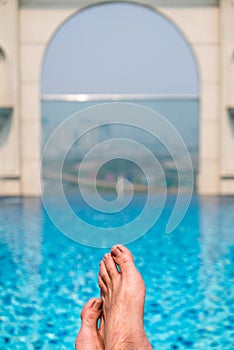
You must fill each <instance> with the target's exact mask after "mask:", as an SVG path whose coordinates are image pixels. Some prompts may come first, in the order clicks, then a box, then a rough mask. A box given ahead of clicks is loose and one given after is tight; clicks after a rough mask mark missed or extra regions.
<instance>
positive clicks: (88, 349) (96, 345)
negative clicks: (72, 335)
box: [76, 298, 104, 350]
mask: <svg viewBox="0 0 234 350" xmlns="http://www.w3.org/2000/svg"><path fill="white" fill-rule="evenodd" d="M101 315H102V301H101V300H100V299H96V298H93V299H90V300H89V301H88V302H87V304H85V306H84V308H83V310H82V312H81V320H82V324H81V328H80V331H79V333H78V335H77V337H76V350H104V343H103V337H102V334H101V331H100V330H99V329H98V319H99V318H100V317H101Z"/></svg>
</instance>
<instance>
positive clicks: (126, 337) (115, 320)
mask: <svg viewBox="0 0 234 350" xmlns="http://www.w3.org/2000/svg"><path fill="white" fill-rule="evenodd" d="M116 264H117V265H118V267H119V270H120V272H119V271H118V269H117V267H116ZM98 284H99V287H100V289H101V295H102V300H103V316H104V320H105V329H104V344H105V350H152V347H151V345H150V343H149V341H148V339H147V337H146V334H145V330H144V324H143V315H144V300H145V284H144V281H143V279H142V277H141V275H140V273H139V272H138V271H137V269H136V267H135V265H134V261H133V257H132V254H131V253H130V251H129V250H128V249H127V248H126V247H124V246H121V245H118V246H115V247H113V248H112V249H111V254H106V255H105V256H104V259H103V261H101V263H100V272H99V276H98Z"/></svg>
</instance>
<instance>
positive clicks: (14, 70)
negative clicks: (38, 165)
mask: <svg viewBox="0 0 234 350" xmlns="http://www.w3.org/2000/svg"><path fill="white" fill-rule="evenodd" d="M19 152H20V143H19V21H18V1H17V0H9V1H0V196H4V195H18V194H19V193H20V183H19V177H20V164H19V160H20V153H19Z"/></svg>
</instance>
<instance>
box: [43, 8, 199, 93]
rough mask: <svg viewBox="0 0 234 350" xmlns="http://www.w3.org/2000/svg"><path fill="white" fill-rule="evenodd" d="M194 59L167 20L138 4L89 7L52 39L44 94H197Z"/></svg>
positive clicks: (47, 60) (44, 76) (47, 53)
mask: <svg viewBox="0 0 234 350" xmlns="http://www.w3.org/2000/svg"><path fill="white" fill-rule="evenodd" d="M198 88H199V87H198V74H197V67H196V63H195V60H194V57H193V54H192V52H191V50H190V48H189V46H188V44H187V43H186V41H185V40H184V38H183V37H182V36H181V34H180V33H179V31H178V30H177V29H176V28H175V27H174V26H173V24H172V23H171V22H170V21H168V20H167V19H166V18H164V17H162V16H161V15H159V14H158V13H156V12H154V11H153V10H150V9H148V8H146V7H143V6H138V5H135V4H123V3H118V4H113V3H112V4H103V5H98V6H93V7H89V8H88V9H86V10H83V11H81V12H80V13H77V14H76V15H75V16H73V17H72V18H70V19H69V20H68V21H66V22H65V23H64V24H63V25H62V26H61V27H60V29H59V30H58V31H57V32H56V34H55V36H54V37H53V39H52V41H51V43H50V45H49V47H48V50H47V52H46V55H45V59H44V64H43V69H42V86H41V90H42V93H43V94H50V93H51V94H56V93H157V94H198Z"/></svg>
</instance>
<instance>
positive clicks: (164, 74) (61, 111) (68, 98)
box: [41, 3, 199, 190]
mask: <svg viewBox="0 0 234 350" xmlns="http://www.w3.org/2000/svg"><path fill="white" fill-rule="evenodd" d="M198 84H199V82H198V72H197V65H196V62H195V58H194V55H193V53H192V50H191V48H190V47H189V45H188V43H187V41H186V40H185V38H184V37H183V36H182V34H181V33H180V32H179V31H178V29H177V28H176V27H175V26H174V25H173V24H172V23H171V22H170V21H169V20H168V19H167V18H165V17H164V16H162V15H160V14H159V13H157V12H156V11H154V10H152V9H149V8H147V7H145V6H142V5H136V4H126V3H125V4H123V3H109V4H100V5H95V6H92V7H88V8H86V9H84V10H83V11H81V12H79V13H77V14H75V15H74V16H72V17H71V18H70V19H69V20H67V21H66V22H65V23H63V24H62V25H61V27H60V28H59V29H58V31H57V32H56V33H55V35H54V36H53V38H52V40H51V42H50V44H49V46H48V48H47V51H46V54H45V58H44V64H43V69H42V80H41V94H42V145H44V144H45V143H46V141H47V140H48V138H49V137H50V135H51V133H52V132H53V130H54V129H55V128H56V126H58V125H59V124H60V123H61V122H62V121H64V120H65V119H66V118H67V117H68V116H70V115H72V114H73V113H75V112H77V111H78V110H82V109H84V108H86V107H89V106H91V105H94V104H98V103H103V102H111V101H128V102H134V103H137V104H141V105H144V106H146V107H149V108H152V109H155V110H157V111H158V112H159V113H161V114H163V116H164V117H165V118H166V119H167V120H168V121H169V122H170V123H171V124H172V125H173V126H174V127H175V128H176V129H177V130H178V132H179V133H180V134H181V136H182V137H183V139H184V141H185V143H186V145H187V147H188V150H189V152H190V155H191V158H192V161H193V169H194V174H195V176H196V174H197V171H198V119H199V118H198V113H199V112H198V110H199V97H198V94H199V92H198ZM86 122H87V121H86ZM129 132H130V131H129ZM103 133H104V134H105V136H103ZM100 134H102V136H100V135H99V136H100V137H99V141H101V140H105V139H106V138H108V137H109V136H110V134H111V131H110V128H109V129H108V131H107V130H105V131H102V132H100ZM113 134H115V135H116V133H115V131H114V132H113V133H112V135H113ZM63 137H64V138H71V139H73V141H74V142H73V145H74V147H73V150H71V152H69V156H70V163H69V162H68V163H69V164H68V163H67V169H66V171H67V172H68V173H67V175H69V176H75V174H76V170H77V163H79V162H80V159H81V158H82V156H83V154H84V153H85V152H87V150H88V148H90V147H93V146H94V140H96V138H95V137H94V136H93V135H92V133H90V134H89V135H86V136H85V137H83V139H80V140H79V141H77V140H76V139H77V131H76V130H74V129H73V130H66V131H64V136H63ZM95 142H96V141H95ZM145 142H146V143H147V142H148V141H146V140H145ZM150 142H151V141H149V143H150ZM75 146H76V147H77V148H75ZM61 147H62V145H61ZM152 148H154V150H155V153H157V156H158V157H159V158H160V161H161V162H162V163H163V168H164V171H165V173H166V177H167V185H168V187H169V188H171V189H172V190H173V189H174V187H175V186H177V178H176V166H175V164H173V160H172V159H171V158H170V157H168V155H166V154H165V153H163V152H164V151H165V149H164V150H163V148H160V147H159V146H158V144H154V145H152ZM59 152H60V145H57V147H56V149H54V150H50V154H51V160H53V159H55V160H56V157H59ZM79 152H80V153H79ZM74 154H76V157H77V155H78V158H79V159H78V160H77V159H76V160H74V161H72V158H73V156H74ZM181 161H183V160H182V159H181ZM49 163H50V165H52V164H53V161H50V162H49ZM122 171H123V169H122V168H121V170H120V173H121V172H122ZM48 173H50V174H51V173H53V169H50V171H49V172H48ZM90 173H92V171H91V172H90ZM109 173H110V171H109V168H108V170H107V171H106V172H102V176H104V177H105V176H107V175H108V176H109ZM119 175H120V174H119ZM131 176H133V175H131ZM67 178H68V177H67ZM74 181H75V179H74ZM184 184H185V188H186V169H185V179H184Z"/></svg>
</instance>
